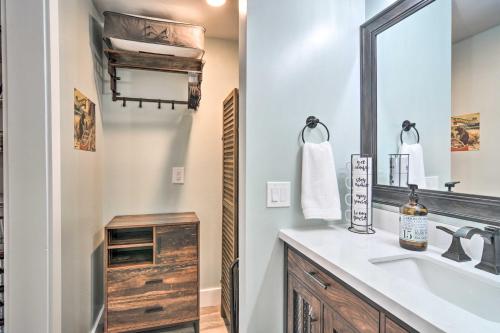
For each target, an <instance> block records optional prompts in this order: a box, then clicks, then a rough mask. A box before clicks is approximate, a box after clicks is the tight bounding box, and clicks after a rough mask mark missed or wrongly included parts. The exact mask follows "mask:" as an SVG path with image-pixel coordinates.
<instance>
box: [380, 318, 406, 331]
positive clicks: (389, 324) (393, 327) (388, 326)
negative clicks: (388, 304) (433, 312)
mask: <svg viewBox="0 0 500 333" xmlns="http://www.w3.org/2000/svg"><path fill="white" fill-rule="evenodd" d="M385 333H408V331H407V330H405V329H404V328H402V327H401V326H399V325H398V324H396V323H395V322H394V321H392V320H391V319H389V318H387V317H385Z"/></svg>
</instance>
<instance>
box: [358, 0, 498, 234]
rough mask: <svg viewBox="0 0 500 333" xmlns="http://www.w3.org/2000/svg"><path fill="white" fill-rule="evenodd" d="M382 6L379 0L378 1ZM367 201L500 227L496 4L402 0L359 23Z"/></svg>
mask: <svg viewBox="0 0 500 333" xmlns="http://www.w3.org/2000/svg"><path fill="white" fill-rule="evenodd" d="M385 3H387V1H385ZM361 53H362V64H361V67H362V91H361V94H362V117H361V118H362V120H361V144H362V147H361V150H362V153H365V154H371V155H373V157H374V194H373V195H374V201H375V202H380V203H385V204H390V205H398V206H399V205H401V203H402V202H404V201H405V200H406V197H407V192H408V190H407V185H408V184H409V183H410V184H417V185H419V188H420V189H421V190H420V193H421V197H422V200H423V201H424V202H425V203H426V204H427V205H428V206H429V208H430V210H431V211H432V212H434V213H437V214H442V215H447V216H452V217H457V218H464V219H469V220H474V221H478V222H484V223H488V224H497V225H500V199H499V197H500V154H499V153H500V150H499V149H498V145H499V143H500V131H499V130H498V125H500V1H498V0H476V1H470V0H402V1H397V2H394V3H393V4H392V5H391V6H390V7H388V8H386V9H385V10H383V11H382V12H381V13H379V14H378V15H376V16H375V17H373V18H372V19H370V20H369V21H367V22H366V23H365V24H364V25H363V26H362V27H361Z"/></svg>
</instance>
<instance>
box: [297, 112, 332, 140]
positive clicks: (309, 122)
mask: <svg viewBox="0 0 500 333" xmlns="http://www.w3.org/2000/svg"><path fill="white" fill-rule="evenodd" d="M318 124H320V125H323V127H324V128H325V129H326V134H327V135H328V136H327V139H326V140H327V141H330V131H329V130H328V127H326V125H325V124H323V123H322V122H321V121H320V120H319V119H318V118H316V117H315V116H309V117H307V119H306V126H304V128H303V129H302V142H303V143H306V140H305V139H304V131H305V130H306V128H308V127H309V128H311V129H312V128H316V126H318Z"/></svg>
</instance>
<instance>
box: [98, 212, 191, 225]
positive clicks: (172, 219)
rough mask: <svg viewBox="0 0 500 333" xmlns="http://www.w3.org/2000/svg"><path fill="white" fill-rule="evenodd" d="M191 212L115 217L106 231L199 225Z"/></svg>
mask: <svg viewBox="0 0 500 333" xmlns="http://www.w3.org/2000/svg"><path fill="white" fill-rule="evenodd" d="M199 221H200V220H199V219H198V216H196V214H195V213H193V212H188V213H168V214H143V215H121V216H115V217H114V218H113V219H112V220H111V222H109V223H108V225H107V226H106V228H107V229H117V228H134V227H142V226H155V225H158V226H161V225H165V224H169V225H170V224H186V223H199Z"/></svg>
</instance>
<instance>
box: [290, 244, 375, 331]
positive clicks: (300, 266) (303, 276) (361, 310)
mask: <svg viewBox="0 0 500 333" xmlns="http://www.w3.org/2000/svg"><path fill="white" fill-rule="evenodd" d="M287 256H288V272H289V273H292V274H294V275H295V276H296V277H297V278H298V279H299V280H301V281H302V283H304V284H305V285H306V287H308V288H310V290H311V291H313V293H314V294H315V295H318V296H319V297H320V298H321V299H322V300H323V301H324V302H325V303H327V304H328V305H329V306H330V307H331V308H332V309H333V310H334V311H335V313H337V314H339V315H340V316H341V317H342V318H343V319H344V320H346V321H347V322H349V324H350V325H351V326H352V327H353V328H354V329H355V330H356V331H358V332H366V333H372V332H379V320H380V319H379V315H380V314H379V311H378V310H377V309H375V308H373V307H372V306H371V305H369V304H368V303H366V302H365V301H363V300H362V299H361V298H360V297H358V296H356V295H355V294H354V293H353V292H351V291H349V290H348V289H347V288H346V287H344V286H342V285H341V284H340V283H339V282H337V281H336V280H334V279H333V278H331V277H330V276H329V275H327V274H325V273H324V272H323V271H322V270H321V269H319V267H317V266H316V265H315V264H313V263H312V262H310V261H309V260H307V259H305V258H304V257H303V256H301V255H300V254H298V253H297V252H295V251H294V250H291V249H289V250H288V254H287Z"/></svg>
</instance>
